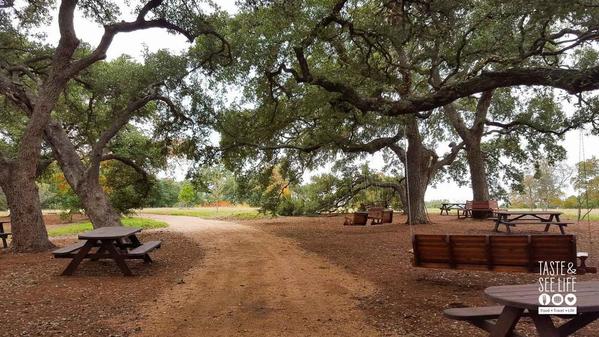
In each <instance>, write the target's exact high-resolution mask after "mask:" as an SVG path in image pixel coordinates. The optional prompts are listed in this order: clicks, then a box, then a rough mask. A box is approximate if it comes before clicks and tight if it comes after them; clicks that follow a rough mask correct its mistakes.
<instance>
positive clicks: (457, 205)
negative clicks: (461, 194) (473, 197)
mask: <svg viewBox="0 0 599 337" xmlns="http://www.w3.org/2000/svg"><path fill="white" fill-rule="evenodd" d="M464 207H466V203H463V202H444V203H442V204H441V207H439V209H440V210H441V213H440V215H443V212H445V215H449V211H451V210H452V209H457V210H463V209H464Z"/></svg>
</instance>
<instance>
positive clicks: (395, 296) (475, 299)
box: [244, 214, 599, 337]
mask: <svg viewBox="0 0 599 337" xmlns="http://www.w3.org/2000/svg"><path fill="white" fill-rule="evenodd" d="M405 220H406V219H405V217H404V216H397V214H396V215H395V218H394V223H393V224H386V225H377V226H367V227H360V226H341V224H342V223H343V217H304V218H278V219H271V220H260V221H251V222H244V223H246V224H247V223H251V225H252V226H254V227H256V228H260V229H262V230H265V231H267V232H270V233H273V234H275V235H277V236H281V237H285V238H291V239H293V240H294V241H296V242H298V244H299V245H300V247H301V248H303V249H305V250H307V251H310V252H314V253H316V254H318V255H319V256H323V257H326V258H327V259H328V260H329V261H331V262H332V263H333V264H335V265H337V266H340V267H342V268H344V269H345V270H346V271H348V272H350V273H351V274H353V275H355V276H357V277H360V278H362V279H365V280H368V281H370V282H372V283H374V285H375V286H376V288H377V291H376V293H375V294H374V295H372V296H368V297H366V298H362V299H361V301H360V308H361V309H362V310H364V311H365V316H366V317H367V318H368V322H369V323H370V324H371V325H373V326H375V327H376V328H377V329H378V330H379V331H380V332H381V333H382V334H383V335H393V334H394V333H396V332H397V331H400V332H403V333H404V334H405V335H406V336H408V334H409V336H422V337H424V336H472V337H474V336H481V337H482V336H486V334H485V333H483V332H481V330H479V329H477V328H473V327H470V326H469V325H468V324H466V323H462V322H454V321H450V320H448V319H446V318H444V317H443V315H442V312H443V310H444V309H446V308H449V307H457V306H477V305H491V304H492V303H488V302H486V301H485V299H484V295H483V291H484V289H485V288H487V287H489V286H493V285H504V284H525V283H534V282H536V281H537V276H536V275H534V274H522V273H492V272H471V271H468V272H466V271H452V270H433V269H421V268H414V267H412V266H411V264H410V258H411V254H410V252H409V250H410V249H411V241H410V237H411V233H416V234H418V233H422V234H425V233H452V234H453V233H456V234H457V233H467V234H488V233H489V232H490V230H491V229H492V226H493V225H492V222H491V221H488V220H473V219H466V220H464V219H461V220H457V219H456V216H455V215H451V216H439V215H431V220H432V221H433V224H431V225H417V226H412V227H410V226H408V225H405V224H404V222H405ZM591 229H592V234H591V238H594V241H595V243H594V244H590V242H589V240H588V239H589V231H588V226H587V224H586V223H585V224H580V225H570V226H569V227H568V229H567V231H568V233H572V234H577V243H578V250H579V251H587V252H590V256H592V257H593V260H592V261H591V263H590V264H591V265H594V266H597V264H598V261H599V242H597V241H599V228H598V224H597V223H592V224H591ZM554 230H555V229H554ZM514 231H518V232H523V233H534V232H539V231H540V229H539V226H536V225H522V226H520V225H519V226H518V227H517V228H516V229H514ZM591 248H592V249H591ZM597 279H599V277H598V276H597V275H583V276H578V280H579V281H584V280H597ZM519 327H520V328H522V330H523V331H524V332H525V333H528V334H527V335H528V336H535V334H534V333H532V331H534V326H533V324H532V321H529V320H524V321H523V322H521V323H520V324H519ZM597 331H599V323H594V324H592V325H589V326H588V327H586V328H585V329H584V330H582V331H581V332H579V333H578V334H576V336H584V337H591V336H595V337H596V336H598V335H599V333H597Z"/></svg>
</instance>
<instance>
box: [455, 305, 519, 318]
mask: <svg viewBox="0 0 599 337" xmlns="http://www.w3.org/2000/svg"><path fill="white" fill-rule="evenodd" d="M503 308H504V307H503V306H502V305H492V306H486V307H465V308H450V309H445V310H444V311H443V314H444V315H445V317H447V318H451V319H453V320H456V321H474V320H487V319H497V318H498V317H499V316H500V315H501V312H502V311H503ZM525 314H528V310H527V311H525Z"/></svg>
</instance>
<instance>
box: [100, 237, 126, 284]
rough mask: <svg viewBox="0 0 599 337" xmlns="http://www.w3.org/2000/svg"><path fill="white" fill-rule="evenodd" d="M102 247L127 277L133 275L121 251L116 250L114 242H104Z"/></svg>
mask: <svg viewBox="0 0 599 337" xmlns="http://www.w3.org/2000/svg"><path fill="white" fill-rule="evenodd" d="M102 247H103V248H104V249H105V250H106V251H107V252H108V253H109V254H110V256H111V257H112V259H113V260H114V262H116V264H117V266H119V268H120V269H121V271H122V272H123V274H125V276H132V275H133V273H132V272H131V269H129V266H127V263H126V262H125V258H123V256H122V255H121V253H119V251H118V250H117V249H116V247H115V246H114V244H113V243H112V240H110V241H102Z"/></svg>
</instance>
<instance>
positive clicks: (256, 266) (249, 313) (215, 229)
mask: <svg viewBox="0 0 599 337" xmlns="http://www.w3.org/2000/svg"><path fill="white" fill-rule="evenodd" d="M143 216H144V217H147V218H154V219H158V220H162V221H165V222H167V223H169V225H170V230H172V231H179V232H185V233H186V235H188V236H189V237H191V238H193V239H194V240H197V242H199V243H200V244H201V245H202V246H203V248H204V250H205V254H206V256H205V259H204V260H203V263H202V265H199V266H197V267H195V268H193V269H192V270H190V271H189V272H188V273H187V275H186V276H185V277H184V279H183V280H182V282H181V284H179V285H177V286H175V287H173V288H172V289H169V290H167V291H166V292H164V293H163V294H161V295H160V297H159V299H158V301H157V302H154V303H151V304H149V305H146V306H145V307H144V309H143V310H144V312H143V319H142V321H137V322H135V325H136V326H139V327H141V331H140V332H139V333H138V334H137V335H136V336H378V335H379V334H378V332H377V331H376V330H375V329H374V328H373V327H371V326H369V325H368V324H367V323H366V322H365V319H364V314H363V313H362V312H361V311H360V309H358V308H357V303H358V298H359V297H361V296H367V295H368V294H370V293H371V292H372V291H373V290H374V287H373V286H372V285H371V284H369V283H368V282H366V281H363V280H359V279H357V278H356V277H354V276H352V275H350V274H348V273H347V272H345V271H344V270H342V269H340V268H338V267H336V266H334V265H332V264H330V263H328V262H327V261H326V260H324V259H323V258H321V257H319V256H317V255H315V254H312V253H308V252H306V251H304V250H302V249H300V248H299V247H298V246H297V245H296V244H295V243H294V242H293V241H291V240H288V239H284V238H280V237H277V236H274V235H272V234H268V233H266V232H264V231H262V230H259V229H255V228H253V227H250V226H245V225H241V224H236V223H231V222H225V221H215V220H203V219H199V218H194V217H183V216H163V215H143ZM165 244H166V245H168V244H176V243H170V242H166V243H165Z"/></svg>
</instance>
